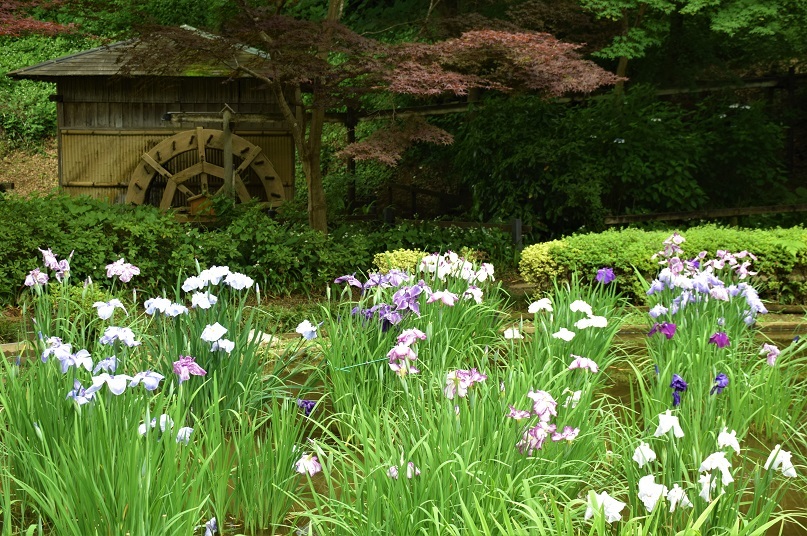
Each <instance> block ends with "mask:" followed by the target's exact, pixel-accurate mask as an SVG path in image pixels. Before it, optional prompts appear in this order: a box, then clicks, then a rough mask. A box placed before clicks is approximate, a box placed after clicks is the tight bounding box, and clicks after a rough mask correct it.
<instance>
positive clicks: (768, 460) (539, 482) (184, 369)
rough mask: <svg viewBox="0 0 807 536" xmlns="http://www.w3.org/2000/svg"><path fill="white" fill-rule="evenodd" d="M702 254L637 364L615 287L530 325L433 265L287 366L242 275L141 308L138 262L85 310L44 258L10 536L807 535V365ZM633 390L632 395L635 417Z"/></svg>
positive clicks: (356, 301)
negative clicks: (773, 340)
mask: <svg viewBox="0 0 807 536" xmlns="http://www.w3.org/2000/svg"><path fill="white" fill-rule="evenodd" d="M682 240H683V238H682V237H680V236H678V235H673V236H672V237H670V238H669V239H668V240H667V241H665V244H664V245H663V249H662V251H661V252H660V256H659V259H660V260H661V262H662V264H661V266H660V268H661V271H660V273H659V278H658V279H657V280H655V281H654V282H653V283H652V285H651V287H650V289H648V291H649V293H650V294H649V300H650V302H651V304H650V305H651V311H652V317H651V316H649V315H648V317H647V319H646V321H647V330H646V333H649V334H650V335H646V336H645V337H646V340H647V357H646V358H643V359H640V360H636V359H631V358H630V357H629V356H627V355H626V354H625V352H624V351H623V350H622V348H621V347H620V345H619V344H617V343H616V342H615V336H616V334H617V332H618V330H619V328H620V325H621V322H622V318H624V317H625V308H624V305H625V301H624V300H623V299H622V298H621V297H620V296H619V295H618V294H617V293H616V286H615V285H614V284H613V281H612V280H611V279H612V273H611V271H610V270H608V269H607V267H606V268H603V269H602V270H600V272H599V273H598V276H597V278H596V280H595V282H594V283H592V284H588V283H586V284H583V283H581V282H580V281H578V280H577V279H576V278H572V280H571V281H570V282H569V283H563V284H556V285H555V286H554V288H552V289H551V291H549V292H546V293H545V294H543V295H540V296H535V297H534V300H533V301H532V303H531V305H530V312H529V315H530V316H529V317H528V318H527V320H525V321H524V323H521V324H513V322H512V319H511V318H510V316H509V315H508V314H506V311H505V299H506V296H505V295H504V293H503V292H501V289H500V288H499V287H498V285H497V283H496V282H495V281H494V270H493V267H492V266H491V265H489V264H475V263H471V262H468V261H466V260H464V259H461V258H459V257H458V256H456V255H454V254H445V255H430V256H426V257H424V259H423V260H422V261H421V263H420V264H419V266H418V268H417V269H416V270H414V271H413V273H407V272H399V271H395V270H392V271H389V272H387V273H386V274H369V275H368V276H366V277H364V276H361V275H357V274H353V275H348V276H345V277H342V278H339V279H337V281H336V282H335V283H334V285H333V286H332V287H331V291H330V295H329V299H330V301H329V303H328V304H327V306H324V307H323V308H322V309H321V312H320V313H319V314H318V315H316V317H312V318H310V319H309V321H307V322H303V323H301V324H300V325H299V326H298V332H299V334H300V336H299V338H297V339H294V340H292V341H286V342H284V343H282V344H278V341H277V339H273V340H271V341H270V342H268V343H267V341H268V340H269V339H268V337H267V336H266V334H264V333H262V331H266V330H265V325H266V322H267V318H266V317H265V312H264V311H262V310H260V309H258V308H256V307H253V306H251V305H249V304H250V303H253V302H255V301H257V302H260V300H259V299H258V300H254V299H253V298H250V293H259V292H260V291H259V289H257V288H256V286H255V285H254V282H253V281H252V280H251V279H250V278H248V277H246V276H244V275H242V274H238V273H235V272H232V271H230V270H229V269H227V268H224V267H210V268H208V269H205V270H200V271H199V274H198V275H196V276H193V277H190V278H187V279H185V280H184V281H181V284H178V285H177V288H176V289H172V290H171V291H170V292H168V293H166V295H164V296H158V297H150V298H148V299H147V300H145V301H144V303H142V304H138V305H140V306H141V307H142V309H141V308H140V307H134V306H133V305H127V304H126V303H125V300H124V299H123V297H124V296H127V297H128V296H131V290H130V287H131V285H132V284H133V283H132V281H131V280H134V281H135V282H136V279H135V278H137V277H138V275H139V274H137V269H136V267H134V266H132V265H130V264H127V263H126V262H125V261H124V260H123V259H120V260H118V261H116V262H114V263H112V264H110V265H109V267H108V275H109V277H110V278H112V279H114V280H115V288H113V291H112V293H111V294H110V295H109V296H108V297H107V298H108V299H105V300H104V301H98V302H94V307H91V308H90V310H88V309H87V307H86V306H82V304H81V303H80V302H81V298H82V296H75V295H71V294H70V291H69V289H70V288H71V286H70V283H69V279H70V276H69V263H70V259H61V260H59V259H58V258H57V257H56V256H55V255H54V254H53V253H52V252H50V251H45V252H43V260H44V263H45V266H44V267H42V266H41V267H40V268H38V269H37V270H35V271H33V272H32V273H31V274H30V275H29V279H28V280H27V282H26V283H27V285H28V287H29V291H28V292H29V293H30V296H29V305H28V308H27V309H26V311H25V314H26V316H30V317H31V318H32V319H33V320H32V331H33V332H34V333H35V334H36V335H35V336H34V337H33V340H32V341H31V343H32V344H33V345H35V346H36V347H37V357H38V359H33V360H28V361H25V362H21V363H15V362H14V360H11V361H4V363H3V365H2V366H3V368H4V370H3V375H4V381H3V382H2V384H0V405H2V408H3V411H2V412H1V413H0V434H1V435H2V437H0V440H2V447H1V448H2V450H0V489H2V492H3V494H2V498H3V500H2V503H0V508H1V509H2V513H1V514H0V516H2V517H1V519H2V521H3V531H4V532H5V533H6V534H18V533H31V534H35V533H37V532H41V533H50V534H60V535H61V534H65V535H73V534H74V535H87V534H114V535H117V534H126V533H129V534H178V535H179V534H181V535H189V534H210V535H212V534H254V533H260V534H267V533H269V534H271V533H276V534H293V533H299V534H338V535H341V534H345V535H365V534H366V535H370V534H378V535H382V534H383V535H387V534H399V535H410V534H435V535H437V534H439V535H443V534H449V535H450V534H513V535H516V534H533V533H538V534H574V533H586V534H616V533H619V534H670V535H674V534H679V533H684V534H695V533H696V532H695V531H698V532H700V533H701V534H724V533H732V534H762V533H764V532H765V531H766V530H768V529H769V528H771V527H779V526H784V527H786V530H792V529H793V528H794V527H797V526H798V523H800V522H802V521H803V519H802V518H801V517H799V516H803V514H802V513H801V511H803V509H801V511H800V510H799V509H798V508H796V507H795V506H783V505H793V500H794V499H793V498H796V500H799V498H800V497H802V496H803V491H804V487H805V480H804V474H805V470H804V467H803V460H804V453H805V448H806V447H807V443H805V433H804V428H803V424H802V423H803V421H804V413H805V405H806V404H807V396H805V391H804V380H803V379H801V378H803V377H804V358H803V357H800V356H801V349H802V346H803V344H804V343H803V342H801V341H796V342H793V343H791V344H789V345H788V346H786V347H782V348H777V347H774V346H772V345H769V346H762V345H761V344H760V342H759V341H757V340H755V328H754V325H755V323H756V322H757V320H758V318H759V316H760V315H762V314H764V313H765V305H764V304H763V303H762V302H761V301H760V300H759V299H758V296H757V294H756V291H755V290H754V286H753V276H751V275H750V274H749V266H748V265H747V264H743V263H744V262H745V260H743V261H742V262H739V263H738V262H736V261H737V259H736V256H734V255H732V254H730V253H727V252H722V253H720V254H719V255H717V256H716V255H715V254H714V253H710V252H706V253H704V254H703V255H700V256H698V257H697V261H693V259H683V258H679V255H680V252H681V249H680V244H681V241H682ZM33 262H34V261H33V260H32V263H33ZM738 265H739V266H742V267H743V269H742V270H735V267H736V266H738ZM46 279H47V281H46ZM92 292H93V288H92V287H91V286H89V285H88V287H87V289H86V293H87V294H91V293H92ZM115 296H117V298H116V297H115ZM139 311H140V312H139ZM525 324H526V325H528V326H530V327H531V328H532V329H530V330H529V331H530V333H527V331H528V330H527V329H525ZM324 335H327V337H326V336H324ZM760 352H762V353H760ZM614 371H620V373H621V374H624V373H625V371H627V373H628V374H630V375H631V376H632V381H631V383H630V385H631V386H632V388H631V389H630V390H629V391H628V392H625V393H620V394H619V396H616V395H617V393H614V392H613V389H612V386H611V382H610V381H609V375H611V374H612V373H613V372H614ZM214 518H215V521H213V519H214Z"/></svg>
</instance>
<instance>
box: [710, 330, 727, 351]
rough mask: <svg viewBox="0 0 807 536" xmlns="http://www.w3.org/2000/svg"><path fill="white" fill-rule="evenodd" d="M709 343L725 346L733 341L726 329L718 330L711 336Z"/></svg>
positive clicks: (720, 346) (719, 346)
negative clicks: (730, 339)
mask: <svg viewBox="0 0 807 536" xmlns="http://www.w3.org/2000/svg"><path fill="white" fill-rule="evenodd" d="M709 344H715V345H717V347H718V348H725V347H726V346H729V345H730V344H731V341H729V336H728V335H727V334H726V332H725V331H718V332H717V333H715V334H714V335H712V336H711V337H709Z"/></svg>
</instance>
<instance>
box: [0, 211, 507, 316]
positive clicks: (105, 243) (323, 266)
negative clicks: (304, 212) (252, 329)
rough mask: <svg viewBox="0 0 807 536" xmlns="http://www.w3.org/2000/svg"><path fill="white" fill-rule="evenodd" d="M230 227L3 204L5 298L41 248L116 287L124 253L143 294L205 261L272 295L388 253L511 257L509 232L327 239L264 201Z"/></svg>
mask: <svg viewBox="0 0 807 536" xmlns="http://www.w3.org/2000/svg"><path fill="white" fill-rule="evenodd" d="M220 224H221V225H220V226H217V227H211V228H209V229H206V228H203V227H194V226H188V225H181V224H179V223H177V222H176V220H175V219H174V218H173V216H172V215H170V214H162V213H160V212H159V211H158V210H157V209H156V208H154V207H149V206H141V207H133V206H123V205H109V204H107V203H104V202H102V201H98V200H93V199H89V198H80V197H67V196H49V197H44V198H30V199H23V198H19V197H11V196H9V197H6V198H4V199H3V200H2V202H0V227H2V229H3V230H4V233H3V235H2V236H0V303H5V304H8V303H13V302H14V301H15V297H16V295H17V293H18V292H19V291H20V290H21V289H22V282H23V280H24V278H25V275H26V274H27V273H28V272H29V271H30V270H32V269H34V268H36V267H38V266H40V267H41V259H42V256H41V254H40V252H39V251H38V249H48V248H51V249H52V250H53V252H54V253H56V254H57V256H58V257H59V258H64V257H67V256H68V255H69V254H70V252H71V251H75V253H74V255H73V259H72V261H71V274H72V277H73V280H74V281H84V280H85V279H86V278H87V277H90V278H91V279H92V280H93V281H94V282H96V283H98V284H106V283H105V282H107V281H108V280H107V278H106V265H107V264H109V263H111V262H113V261H115V260H117V259H119V258H121V257H124V258H125V259H126V261H127V262H130V263H132V264H134V265H135V266H138V267H139V268H140V270H141V275H140V276H138V277H136V278H135V279H134V280H133V281H134V284H135V285H136V287H137V288H138V292H148V293H152V294H160V293H161V292H162V289H172V288H175V287H176V286H177V277H178V275H177V274H178V273H181V274H184V275H183V277H184V276H187V275H188V274H192V273H196V270H197V268H196V263H197V262H198V263H199V264H201V265H204V266H212V265H227V266H229V267H230V268H232V269H233V270H234V271H239V272H242V273H245V274H247V275H249V276H250V277H252V278H253V279H255V280H256V281H257V282H258V283H259V284H260V286H261V289H262V291H263V292H264V294H266V293H269V294H274V295H286V294H291V293H321V292H324V290H325V288H326V287H327V286H328V285H329V284H330V283H331V282H332V281H333V279H334V278H336V277H338V276H340V275H344V274H346V273H353V272H355V271H356V270H357V269H367V268H369V267H370V266H371V264H372V262H373V256H374V255H375V254H376V253H378V252H379V251H384V250H388V251H392V250H395V249H400V248H410V249H417V250H421V251H441V250H448V249H450V250H453V251H460V250H462V248H463V247H466V248H473V249H474V250H481V251H483V252H484V253H483V254H482V257H483V258H485V259H486V260H490V261H491V262H493V263H496V264H501V263H505V264H507V263H509V262H511V261H512V258H513V248H512V245H511V244H510V242H509V236H508V235H507V233H503V232H501V231H495V230H491V229H459V228H442V227H437V226H436V225H433V224H429V223H423V224H412V223H406V224H401V225H399V226H396V227H386V226H381V225H380V224H372V225H359V224H354V225H343V226H340V227H337V228H335V229H333V230H332V231H331V233H330V234H328V235H323V234H322V233H319V232H317V231H313V230H312V229H310V228H309V227H308V226H307V225H306V224H304V223H287V224H283V223H279V222H277V221H275V220H274V219H272V218H271V217H269V216H268V215H267V214H266V213H264V212H263V211H262V210H260V209H259V208H258V207H257V206H254V205H246V206H243V207H242V206H238V207H236V208H235V209H233V210H232V212H230V213H228V215H227V217H226V218H223V219H222V221H221V222H220Z"/></svg>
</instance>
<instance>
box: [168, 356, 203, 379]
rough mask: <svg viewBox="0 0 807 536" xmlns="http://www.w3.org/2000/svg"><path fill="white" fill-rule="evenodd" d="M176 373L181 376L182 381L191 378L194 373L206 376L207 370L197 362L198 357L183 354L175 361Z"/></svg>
mask: <svg viewBox="0 0 807 536" xmlns="http://www.w3.org/2000/svg"><path fill="white" fill-rule="evenodd" d="M174 373H176V375H177V376H179V383H182V382H184V381H187V380H189V379H190V377H191V376H192V375H193V376H204V375H206V374H207V371H205V370H204V369H203V368H202V367H200V366H199V365H198V364H197V363H196V358H194V357H191V356H189V355H188V356H183V355H181V356H179V359H178V360H177V361H174Z"/></svg>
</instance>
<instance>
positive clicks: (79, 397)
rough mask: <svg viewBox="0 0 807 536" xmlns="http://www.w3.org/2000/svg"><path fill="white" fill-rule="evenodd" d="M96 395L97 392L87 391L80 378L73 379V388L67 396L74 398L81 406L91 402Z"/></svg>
mask: <svg viewBox="0 0 807 536" xmlns="http://www.w3.org/2000/svg"><path fill="white" fill-rule="evenodd" d="M94 397H95V392H94V391H91V392H89V393H88V392H87V390H86V389H84V387H83V386H82V385H81V382H80V381H78V380H73V390H72V391H70V392H69V393H67V398H72V399H73V400H75V401H76V403H77V404H78V405H79V406H83V405H84V404H86V403H88V402H91V401H92V399H93V398H94Z"/></svg>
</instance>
